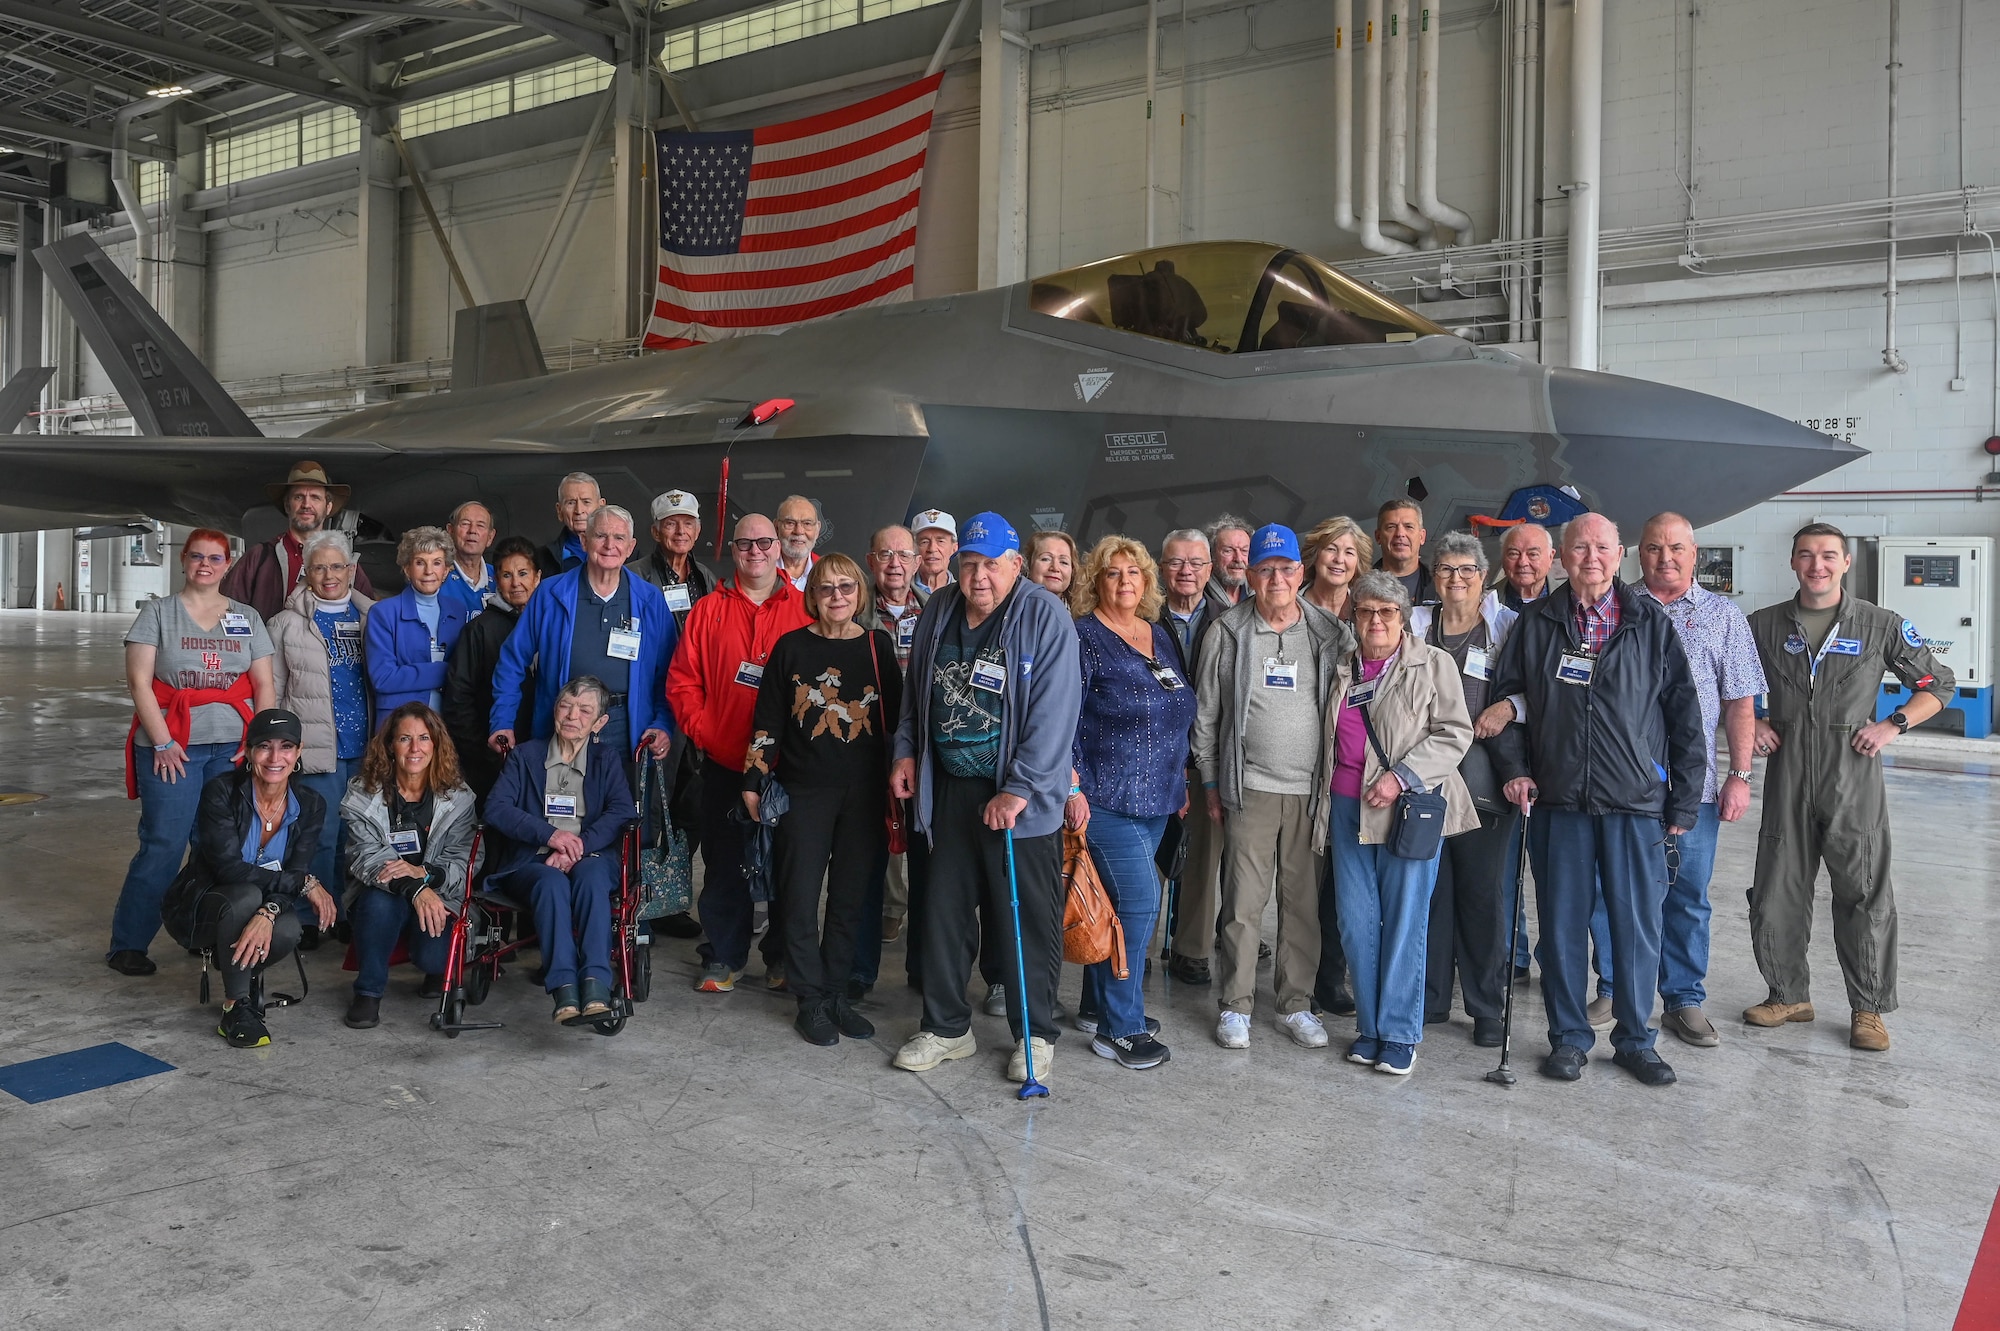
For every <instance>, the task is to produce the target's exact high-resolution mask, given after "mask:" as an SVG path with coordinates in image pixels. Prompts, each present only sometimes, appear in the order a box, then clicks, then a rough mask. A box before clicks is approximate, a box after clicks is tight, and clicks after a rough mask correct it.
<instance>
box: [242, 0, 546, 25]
mask: <svg viewBox="0 0 2000 1331" xmlns="http://www.w3.org/2000/svg"><path fill="white" fill-rule="evenodd" d="M228 2H229V3H248V0H228ZM271 3H272V4H274V5H276V6H277V7H278V8H279V9H310V10H312V11H314V12H315V13H324V12H325V11H327V10H329V9H331V10H333V11H334V12H336V13H340V14H387V15H389V16H390V17H392V18H427V19H436V20H437V21H438V22H440V23H487V24H502V25H507V26H513V25H514V20H513V19H511V18H507V17H505V16H504V15H500V14H489V13H487V12H486V11H484V10H481V9H476V8H474V7H473V6H471V5H425V4H416V3H407V4H397V3H396V0H341V3H339V4H334V3H333V0H327V2H326V3H324V4H321V3H319V2H318V0H271Z"/></svg>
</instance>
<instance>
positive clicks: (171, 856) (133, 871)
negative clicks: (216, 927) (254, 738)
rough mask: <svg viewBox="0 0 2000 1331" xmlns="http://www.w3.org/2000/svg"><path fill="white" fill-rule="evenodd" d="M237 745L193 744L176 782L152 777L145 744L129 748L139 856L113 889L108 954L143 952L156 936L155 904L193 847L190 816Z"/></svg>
mask: <svg viewBox="0 0 2000 1331" xmlns="http://www.w3.org/2000/svg"><path fill="white" fill-rule="evenodd" d="M236 748H237V741H235V740H231V741H229V742H228V743H227V744H193V745H189V746H188V750H187V770H186V771H185V772H183V773H182V774H181V778H180V780H178V781H173V782H168V781H163V780H161V779H160V778H159V777H157V776H155V775H153V750H152V748H151V746H149V745H145V744H139V745H135V746H134V747H133V749H132V763H133V766H134V767H135V768H136V769H137V771H138V775H139V853H138V854H136V855H134V856H133V857H132V863H131V865H130V866H128V867H127V868H126V870H125V885H124V886H123V887H121V888H119V889H118V906H117V909H115V910H114V911H112V913H111V951H113V952H144V951H145V950H146V949H147V948H149V947H151V946H152V945H153V935H154V934H156V933H158V932H159V931H160V902H161V901H162V900H164V899H165V898H166V895H167V889H168V888H169V887H171V886H173V882H174V875H175V874H177V873H179V872H180V871H181V864H182V863H183V862H184V861H185V860H186V859H187V853H188V847H189V846H190V845H191V844H193V842H194V822H195V814H196V813H197V812H199V811H200V809H201V788H202V787H203V786H205V785H207V784H208V783H209V782H210V781H211V780H213V779H214V778H216V777H218V776H221V775H222V774H223V773H224V772H227V771H229V770H230V768H232V767H233V766H235V764H234V763H233V762H231V761H230V760H231V759H232V758H234V757H235V756H236Z"/></svg>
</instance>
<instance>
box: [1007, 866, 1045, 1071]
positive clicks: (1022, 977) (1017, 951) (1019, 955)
mask: <svg viewBox="0 0 2000 1331" xmlns="http://www.w3.org/2000/svg"><path fill="white" fill-rule="evenodd" d="M1000 835H1002V836H1004V837H1006V838H1007V902H1008V904H1009V905H1011V906H1012V907H1013V908H1014V978H1015V980H1016V981H1017V982H1018V990H1017V992H1019V994H1020V995H1021V1053H1022V1055H1023V1056H1024V1057H1025V1058H1026V1059H1027V1062H1028V1067H1027V1072H1028V1079H1027V1080H1026V1081H1024V1082H1022V1083H1021V1096H1020V1098H1021V1099H1023V1100H1030V1099H1033V1098H1035V1097H1036V1096H1041V1097H1043V1098H1046V1097H1047V1096H1048V1093H1049V1088H1048V1087H1046V1086H1044V1085H1042V1084H1041V1083H1040V1082H1038V1081H1036V1080H1035V1035H1034V1032H1033V1031H1031V1030H1029V1029H1028V957H1027V953H1025V952H1024V951H1022V949H1021V885H1020V883H1019V881H1018V880H1017V879H1016V878H1015V877H1014V829H1013V828H1011V827H1009V828H1004V829H1002V830H1001V833H1000Z"/></svg>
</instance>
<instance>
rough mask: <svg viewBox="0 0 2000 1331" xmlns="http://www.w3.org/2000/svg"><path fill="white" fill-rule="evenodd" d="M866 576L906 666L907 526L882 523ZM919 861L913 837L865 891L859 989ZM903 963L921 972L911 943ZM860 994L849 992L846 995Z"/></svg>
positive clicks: (910, 594) (910, 625) (903, 907)
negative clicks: (867, 930) (878, 927)
mask: <svg viewBox="0 0 2000 1331" xmlns="http://www.w3.org/2000/svg"><path fill="white" fill-rule="evenodd" d="M868 576H869V578H870V579H872V580H873V582H874V584H875V620H876V623H875V627H879V628H880V629H881V630H882V631H883V632H884V633H886V634H888V635H889V640H890V641H891V642H893V643H895V644H896V668H897V670H899V671H901V670H904V669H907V668H908V667H909V664H910V645H911V643H913V642H914V641H915V640H916V631H917V616H918V615H920V614H922V613H923V608H924V602H926V601H928V600H930V597H929V596H927V595H925V594H924V592H923V591H922V590H920V589H919V588H918V587H917V580H916V579H917V542H916V538H915V537H914V536H912V535H911V534H910V529H909V528H908V527H884V528H882V530H880V531H878V532H876V533H875V536H874V539H873V540H871V541H869V543H868ZM922 865H923V850H922V848H921V847H920V846H919V845H918V844H917V842H916V841H915V840H912V841H911V843H910V848H909V852H908V853H907V854H903V855H891V856H890V857H889V864H888V868H887V869H886V870H885V871H884V874H883V880H882V882H881V883H880V885H878V886H877V887H876V888H875V889H873V890H872V891H871V893H870V895H871V897H873V896H880V897H881V899H882V901H881V905H882V909H881V911H880V912H879V913H880V915H881V916H882V932H881V935H880V936H879V938H877V939H873V940H871V939H868V938H865V937H864V938H863V939H862V940H861V941H860V943H859V944H858V945H857V946H856V947H855V950H854V976H853V980H852V984H853V985H856V986H859V987H860V991H861V993H866V992H867V991H868V989H869V988H871V987H872V986H873V985H874V983H875V980H876V976H877V975H878V974H879V972H880V969H881V963H882V944H883V943H893V942H895V941H896V939H897V938H899V937H901V936H902V932H903V920H904V917H905V916H907V915H909V914H911V905H912V902H913V900H914V899H915V898H916V896H917V894H918V893H919V892H921V890H922V883H921V879H920V877H919V876H920V875H921V874H922V872H923V867H922ZM913 885H914V887H913ZM912 932H913V933H914V932H915V930H914V928H913V929H912ZM905 964H906V967H907V969H908V972H909V975H910V978H911V981H912V982H913V983H914V982H915V980H916V977H917V976H919V975H920V974H922V963H921V961H920V960H919V957H918V950H917V948H916V947H915V946H914V945H913V946H911V947H910V949H909V952H908V956H907V959H906V963H905ZM859 996H860V995H859V994H854V993H852V992H851V991H850V997H859Z"/></svg>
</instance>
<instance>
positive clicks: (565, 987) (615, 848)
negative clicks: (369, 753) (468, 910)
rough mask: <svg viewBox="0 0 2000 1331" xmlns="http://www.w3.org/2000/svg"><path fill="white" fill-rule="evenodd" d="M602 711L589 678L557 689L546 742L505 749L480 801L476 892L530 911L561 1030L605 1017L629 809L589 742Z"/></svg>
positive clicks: (633, 811)
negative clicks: (483, 837) (482, 821)
mask: <svg viewBox="0 0 2000 1331" xmlns="http://www.w3.org/2000/svg"><path fill="white" fill-rule="evenodd" d="M609 705H610V691H609V690H607V689H606V688H605V687H604V685H603V683H601V682H600V681H599V680H598V679H597V678H596V677H595V676H591V675H579V676H578V677H576V678H575V679H572V680H571V681H570V682H569V683H568V684H566V685H564V686H563V689H562V692H561V693H560V694H558V695H557V696H556V705H555V735H554V736H553V737H552V738H550V739H545V740H543V739H534V740H529V741H528V742H527V743H525V744H522V745H520V746H519V747H517V748H515V749H514V750H513V751H512V752H511V753H510V754H509V755H508V757H507V762H506V765H505V766H504V767H503V768H502V769H501V771H500V779H499V781H498V782H496V783H495V784H494V787H493V793H492V795H490V796H489V797H488V798H487V801H486V826H487V829H488V830H489V831H490V832H493V833H496V834H497V836H496V838H495V844H494V847H493V854H492V858H491V860H490V861H489V862H490V863H492V864H493V865H494V866H495V867H494V869H493V871H492V873H491V874H490V875H489V876H488V877H487V880H486V884H485V889H484V890H485V891H487V892H490V893H494V894H497V895H500V896H505V897H510V898H512V899H514V900H516V901H518V902H520V903H521V904H522V905H524V906H526V907H528V908H529V909H530V910H532V911H533V913H534V916H535V930H536V932H537V933H538V934H539V935H540V936H541V947H542V963H543V968H544V979H543V983H544V987H545V988H547V990H548V992H549V994H550V996H551V997H552V998H553V999H554V1001H555V1019H556V1020H557V1021H559V1022H562V1023H563V1024H564V1025H569V1026H590V1025H593V1024H595V1023H598V1022H601V1021H605V1020H607V1019H609V1018H611V1017H613V1016H614V1015H615V1010H614V1006H613V1003H612V994H611V980H612V971H611V949H612V943H613V939H612V928H613V922H612V909H611V897H612V893H613V892H614V891H615V890H616V889H617V888H618V885H619V881H620V858H619V838H620V835H621V833H622V832H623V831H624V828H625V825H626V824H627V823H629V822H631V821H632V820H634V819H636V818H637V817H638V816H639V810H638V806H637V805H636V804H634V803H633V800H632V787H631V785H630V783H629V782H628V781H627V780H626V777H625V766H624V761H623V756H622V755H621V754H619V753H617V752H616V751H614V750H613V749H612V748H611V747H610V746H608V745H605V744H600V743H597V742H596V741H595V738H594V737H595V736H596V734H597V732H598V731H599V730H601V729H603V727H604V724H605V721H606V719H607V718H606V713H607V711H608V710H609Z"/></svg>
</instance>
